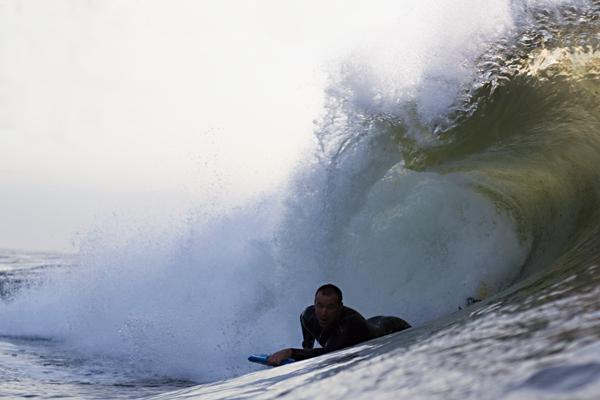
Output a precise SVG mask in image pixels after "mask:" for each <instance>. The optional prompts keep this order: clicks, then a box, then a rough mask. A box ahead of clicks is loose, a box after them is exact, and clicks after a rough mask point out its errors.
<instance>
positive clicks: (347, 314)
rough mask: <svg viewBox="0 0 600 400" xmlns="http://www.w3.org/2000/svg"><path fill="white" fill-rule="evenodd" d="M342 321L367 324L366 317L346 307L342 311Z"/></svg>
mask: <svg viewBox="0 0 600 400" xmlns="http://www.w3.org/2000/svg"><path fill="white" fill-rule="evenodd" d="M342 319H343V320H344V322H346V323H366V319H365V317H363V316H362V315H361V313H359V312H358V311H356V310H355V309H353V308H350V307H346V306H344V309H343V311H342Z"/></svg>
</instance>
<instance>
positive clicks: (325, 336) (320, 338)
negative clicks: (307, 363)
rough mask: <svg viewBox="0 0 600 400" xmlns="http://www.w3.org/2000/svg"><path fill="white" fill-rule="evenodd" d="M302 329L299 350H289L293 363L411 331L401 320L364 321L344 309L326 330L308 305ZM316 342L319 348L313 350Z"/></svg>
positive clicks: (380, 319) (301, 320) (380, 318)
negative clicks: (406, 330)
mask: <svg viewBox="0 0 600 400" xmlns="http://www.w3.org/2000/svg"><path fill="white" fill-rule="evenodd" d="M300 325H301V326H302V336H303V339H304V340H303V341H302V347H303V348H302V349H292V358H293V359H294V360H296V361H298V360H304V359H307V358H311V357H316V356H320V355H321V354H325V353H328V352H330V351H335V350H339V349H343V348H345V347H349V346H353V345H355V344H358V343H361V342H365V341H367V340H370V339H374V338H376V337H380V336H383V335H387V334H389V333H393V332H398V331H401V330H403V329H407V328H410V325H409V324H408V323H407V322H406V321H404V320H403V319H400V318H396V317H383V316H377V317H373V318H369V319H365V318H364V317H363V316H362V315H360V314H359V313H358V312H357V311H355V310H353V309H351V308H349V307H345V306H343V308H342V313H341V315H340V320H339V322H338V323H337V324H336V325H335V326H334V327H331V328H329V329H323V328H322V327H321V326H320V325H319V321H318V320H317V316H316V315H315V306H309V307H307V308H306V310H304V312H303V313H302V314H301V315H300ZM315 340H316V341H317V342H319V344H320V345H321V348H320V349H314V348H313V346H314V344H315Z"/></svg>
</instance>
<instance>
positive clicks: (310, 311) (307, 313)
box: [300, 306, 315, 320]
mask: <svg viewBox="0 0 600 400" xmlns="http://www.w3.org/2000/svg"><path fill="white" fill-rule="evenodd" d="M314 317H315V306H308V307H306V308H305V309H304V311H302V314H300V318H301V319H304V320H309V319H312V318H314Z"/></svg>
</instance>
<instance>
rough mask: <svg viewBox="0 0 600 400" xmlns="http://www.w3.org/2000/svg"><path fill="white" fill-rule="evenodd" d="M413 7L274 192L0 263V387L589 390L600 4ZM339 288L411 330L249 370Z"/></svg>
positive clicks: (599, 142)
mask: <svg viewBox="0 0 600 400" xmlns="http://www.w3.org/2000/svg"><path fill="white" fill-rule="evenodd" d="M419 4H421V5H416V3H415V4H412V3H411V6H410V7H408V6H406V8H405V9H404V11H405V13H403V14H402V16H399V20H398V22H397V23H396V24H392V25H390V26H389V27H388V28H386V29H383V30H382V31H381V35H380V36H378V37H376V38H374V39H373V41H371V42H369V43H366V44H365V45H364V46H358V47H357V48H356V49H355V50H354V51H353V52H352V53H351V54H349V55H348V56H346V57H345V58H342V59H341V60H339V61H338V62H337V64H336V67H335V68H334V69H333V70H332V71H331V76H330V79H329V81H328V85H327V87H326V89H325V93H326V99H325V104H324V110H323V113H322V116H321V118H320V119H319V120H318V124H317V127H316V130H315V139H316V140H315V143H316V145H315V148H314V150H313V152H311V153H310V154H307V155H306V158H305V159H304V160H303V161H302V162H301V163H300V165H298V166H297V168H296V169H295V170H294V173H293V174H292V175H291V177H290V179H289V181H288V182H287V183H286V185H285V186H284V187H281V188H279V189H278V190H277V191H275V192H274V193H265V194H262V195H260V196H258V197H259V198H257V199H254V200H252V201H248V202H247V203H246V204H244V205H242V206H239V207H236V208H224V209H218V207H216V208H217V209H216V210H215V209H210V210H208V211H206V212H203V213H199V214H198V215H195V216H194V217H193V218H189V219H188V221H187V224H186V225H185V227H184V229H181V230H180V231H178V232H177V233H173V232H167V233H161V232H158V233H156V232H144V233H143V234H141V235H140V236H141V237H138V238H136V239H132V240H128V241H126V242H122V241H119V239H118V238H117V239H114V238H111V237H110V233H105V234H103V233H96V234H94V235H91V236H90V237H88V238H87V239H86V240H84V241H83V243H82V245H81V251H80V252H79V254H77V255H75V256H64V255H52V254H39V253H38V254H34V253H28V252H16V251H8V250H7V251H4V252H2V254H1V257H2V258H1V269H0V285H1V286H0V295H1V296H2V302H1V303H0V335H1V336H0V357H1V358H0V360H1V362H0V374H1V376H2V378H3V379H2V383H0V395H3V396H6V397H9V398H10V397H40V398H68V397H71V398H142V397H152V396H153V397H152V398H156V399H182V398H202V399H204V398H206V399H221V398H276V397H277V398H280V397H281V398H311V399H312V398H328V399H330V398H348V397H351V398H404V397H407V398H408V397H411V398H434V399H435V398H439V399H451V398H461V399H464V398H473V399H475V398H477V399H480V398H489V399H496V398H507V399H534V398H535V399H537V398H548V399H575V398H576V399H595V398H598V397H599V396H600V341H599V338H600V323H599V322H598V321H599V319H598V317H599V316H600V302H599V301H598V296H599V294H600V235H599V234H600V232H599V229H600V228H599V224H598V222H599V218H600V214H599V207H598V205H599V204H600V191H599V189H598V188H599V187H600V185H599V183H600V172H599V170H598V165H599V162H600V3H598V2H597V1H512V2H508V1H507V2H494V5H485V6H483V5H480V4H478V3H475V2H469V1H464V2H457V3H456V4H453V5H452V6H448V7H440V6H439V5H435V4H434V3H431V4H430V3H427V2H424V3H419ZM459 18H460V20H461V21H463V22H462V23H461V24H456V21H457V20H459ZM415 21H417V22H415ZM457 25H460V26H457ZM257 156H260V155H257ZM326 281H331V282H334V283H336V284H338V285H339V286H340V287H342V289H343V291H344V298H345V299H346V304H347V305H349V306H351V307H353V308H356V309H358V310H359V311H361V313H363V314H364V315H365V316H372V315H375V314H389V315H398V316H401V317H402V318H404V319H406V320H407V321H409V322H411V324H413V325H414V328H411V329H410V330H407V331H404V332H400V333H397V334H394V335H390V336H387V337H383V338H379V339H377V340H374V341H370V342H367V343H364V344H361V345H358V346H356V347H353V348H349V349H345V350H343V351H340V352H335V353H331V354H328V355H326V356H323V357H318V358H315V359H311V360H306V361H303V362H298V363H294V364H290V365H286V366H282V367H278V368H273V369H267V368H263V367H260V366H256V365H253V364H250V363H248V362H246V357H247V355H248V354H251V353H262V352H269V351H272V350H275V349H279V348H283V347H289V346H299V343H300V332H299V327H298V315H299V312H300V311H301V310H302V309H303V308H304V307H305V306H306V305H307V304H309V303H310V302H311V300H312V295H313V293H314V289H315V288H316V287H317V286H318V285H320V284H322V283H323V282H326ZM473 299H475V300H476V301H475V302H474V301H473Z"/></svg>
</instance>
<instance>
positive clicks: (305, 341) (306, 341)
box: [300, 313, 315, 349]
mask: <svg viewBox="0 0 600 400" xmlns="http://www.w3.org/2000/svg"><path fill="white" fill-rule="evenodd" d="M306 324H307V322H306V316H305V315H304V313H302V314H300V326H301V327H302V348H303V349H312V348H313V347H314V345H315V337H314V336H313V335H312V333H310V331H309V330H308V328H307V327H306Z"/></svg>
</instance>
